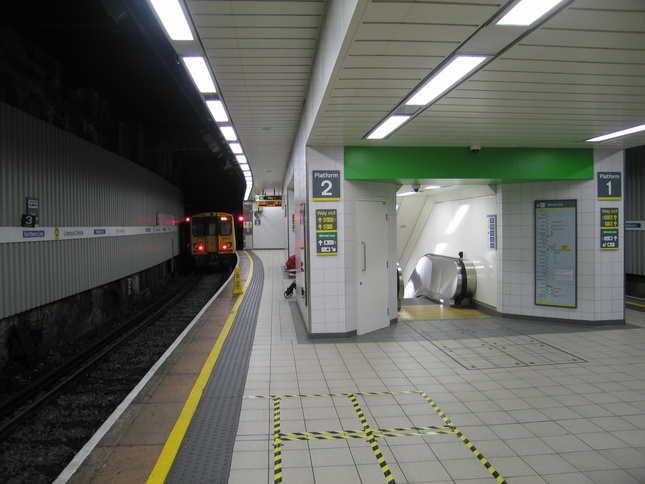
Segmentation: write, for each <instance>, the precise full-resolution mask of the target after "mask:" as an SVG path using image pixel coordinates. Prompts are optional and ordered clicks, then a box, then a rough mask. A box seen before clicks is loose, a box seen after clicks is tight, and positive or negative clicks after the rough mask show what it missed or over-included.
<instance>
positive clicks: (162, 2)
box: [150, 0, 193, 40]
mask: <svg viewBox="0 0 645 484" xmlns="http://www.w3.org/2000/svg"><path fill="white" fill-rule="evenodd" d="M150 3H151V4H152V7H153V8H154V9H155V12H157V16H158V17H159V20H161V24H162V25H163V28H164V29H166V33H167V34H168V37H170V38H171V39H172V40H193V34H192V32H191V31H190V26H189V25H188V21H187V20H186V16H185V15H184V11H183V10H182V9H181V6H180V5H179V0H150Z"/></svg>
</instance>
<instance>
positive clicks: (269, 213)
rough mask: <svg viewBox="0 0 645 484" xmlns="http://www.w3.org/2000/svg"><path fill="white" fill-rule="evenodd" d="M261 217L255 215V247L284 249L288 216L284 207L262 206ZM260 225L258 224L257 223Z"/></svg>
mask: <svg viewBox="0 0 645 484" xmlns="http://www.w3.org/2000/svg"><path fill="white" fill-rule="evenodd" d="M261 208H262V210H261V211H260V216H259V217H255V216H254V217H253V248H254V249H284V248H285V247H286V241H285V234H286V230H285V224H286V218H285V216H284V210H283V208H282V207H261ZM258 222H259V223H260V225H257V223H258Z"/></svg>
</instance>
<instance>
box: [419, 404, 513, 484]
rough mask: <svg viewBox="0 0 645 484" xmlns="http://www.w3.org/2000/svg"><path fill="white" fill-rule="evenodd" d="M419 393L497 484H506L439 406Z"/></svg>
mask: <svg viewBox="0 0 645 484" xmlns="http://www.w3.org/2000/svg"><path fill="white" fill-rule="evenodd" d="M419 393H420V394H421V396H423V398H425V399H426V401H427V402H428V403H429V404H430V405H432V408H434V410H435V412H437V414H438V415H439V416H440V417H441V418H442V419H443V421H444V422H446V424H448V425H449V426H450V427H452V428H453V429H454V430H455V433H456V434H457V436H458V437H459V439H460V440H461V441H462V442H463V443H464V444H466V447H468V448H469V449H470V451H471V452H472V453H473V454H474V455H475V457H477V458H478V459H479V461H480V462H481V463H482V464H484V467H486V469H488V472H490V473H491V474H492V475H493V477H494V478H495V479H496V480H497V482H499V483H500V484H507V483H506V480H505V479H504V478H503V477H502V476H501V475H500V474H499V472H497V471H496V470H495V468H494V467H493V466H492V465H491V463H490V462H488V460H487V459H486V458H485V457H484V456H483V455H482V453H481V452H479V450H477V448H476V447H475V446H474V445H473V443H472V442H471V441H470V440H468V439H467V438H466V436H465V435H464V434H462V433H461V431H460V430H459V429H458V428H457V427H456V426H455V424H453V423H452V422H451V421H450V419H449V418H448V417H447V416H446V414H445V413H443V412H442V411H441V409H440V408H439V406H438V405H437V404H436V403H435V402H434V401H432V399H431V398H430V397H429V396H428V395H427V394H426V393H425V392H419Z"/></svg>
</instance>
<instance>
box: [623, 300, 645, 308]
mask: <svg viewBox="0 0 645 484" xmlns="http://www.w3.org/2000/svg"><path fill="white" fill-rule="evenodd" d="M625 303H626V304H631V305H632V306H638V307H641V308H645V304H638V303H635V302H631V301H625Z"/></svg>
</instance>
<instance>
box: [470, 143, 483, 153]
mask: <svg viewBox="0 0 645 484" xmlns="http://www.w3.org/2000/svg"><path fill="white" fill-rule="evenodd" d="M481 149H482V147H481V146H479V145H470V151H471V152H472V153H473V154H474V155H476V154H477V153H479V150H481Z"/></svg>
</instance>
